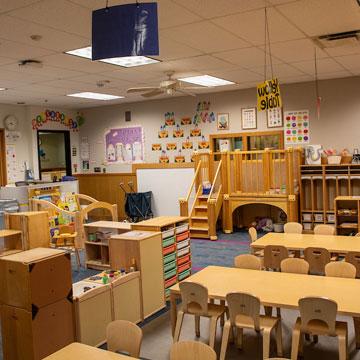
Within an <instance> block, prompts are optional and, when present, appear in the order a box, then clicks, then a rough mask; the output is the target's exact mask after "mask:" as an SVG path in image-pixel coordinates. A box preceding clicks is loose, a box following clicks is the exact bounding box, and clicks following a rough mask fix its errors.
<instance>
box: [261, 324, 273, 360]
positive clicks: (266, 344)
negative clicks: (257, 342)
mask: <svg viewBox="0 0 360 360" xmlns="http://www.w3.org/2000/svg"><path fill="white" fill-rule="evenodd" d="M270 333H271V329H264V330H263V359H268V358H269V355H270Z"/></svg>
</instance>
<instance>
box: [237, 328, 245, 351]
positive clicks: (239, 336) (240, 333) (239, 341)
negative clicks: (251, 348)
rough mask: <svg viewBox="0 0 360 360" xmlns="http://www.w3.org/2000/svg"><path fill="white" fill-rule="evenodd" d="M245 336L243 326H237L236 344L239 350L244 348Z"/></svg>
mask: <svg viewBox="0 0 360 360" xmlns="http://www.w3.org/2000/svg"><path fill="white" fill-rule="evenodd" d="M243 336H244V330H243V328H236V346H237V348H238V349H239V350H242V348H243Z"/></svg>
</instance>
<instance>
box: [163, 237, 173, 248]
mask: <svg viewBox="0 0 360 360" xmlns="http://www.w3.org/2000/svg"><path fill="white" fill-rule="evenodd" d="M174 243H175V236H171V237H168V238H166V239H163V240H162V246H163V247H167V246H170V245H172V244H174Z"/></svg>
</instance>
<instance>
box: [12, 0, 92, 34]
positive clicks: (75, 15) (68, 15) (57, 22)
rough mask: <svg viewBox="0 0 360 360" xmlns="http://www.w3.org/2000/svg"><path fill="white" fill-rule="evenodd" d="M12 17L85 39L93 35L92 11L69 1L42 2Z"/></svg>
mask: <svg viewBox="0 0 360 360" xmlns="http://www.w3.org/2000/svg"><path fill="white" fill-rule="evenodd" d="M11 16H14V17H17V18H20V19H24V20H27V21H29V20H31V22H34V23H37V24H40V25H44V26H49V27H51V28H53V29H58V30H62V31H65V32H68V33H71V34H78V35H81V36H84V37H89V36H90V34H91V11H90V10H89V9H86V8H84V7H82V6H79V5H76V4H74V3H71V2H69V1H67V0H61V1H59V0H42V1H40V2H37V3H35V4H33V5H31V6H28V7H26V8H21V9H18V10H14V11H12V12H11Z"/></svg>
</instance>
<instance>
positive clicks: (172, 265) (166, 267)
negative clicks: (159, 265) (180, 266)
mask: <svg viewBox="0 0 360 360" xmlns="http://www.w3.org/2000/svg"><path fill="white" fill-rule="evenodd" d="M173 269H176V261H172V262H170V263H168V264H166V265H164V272H165V273H166V272H168V271H171V270H173Z"/></svg>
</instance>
